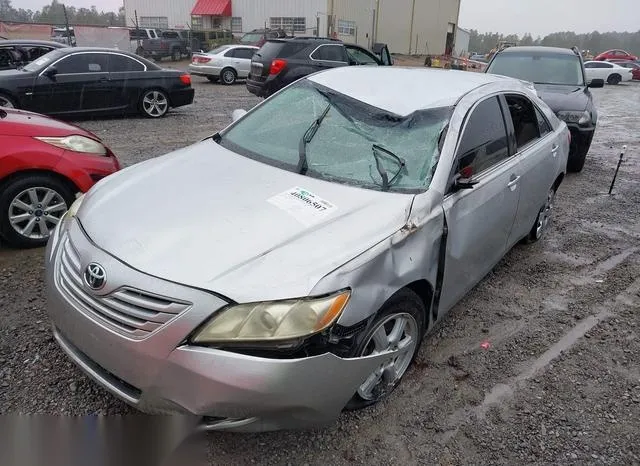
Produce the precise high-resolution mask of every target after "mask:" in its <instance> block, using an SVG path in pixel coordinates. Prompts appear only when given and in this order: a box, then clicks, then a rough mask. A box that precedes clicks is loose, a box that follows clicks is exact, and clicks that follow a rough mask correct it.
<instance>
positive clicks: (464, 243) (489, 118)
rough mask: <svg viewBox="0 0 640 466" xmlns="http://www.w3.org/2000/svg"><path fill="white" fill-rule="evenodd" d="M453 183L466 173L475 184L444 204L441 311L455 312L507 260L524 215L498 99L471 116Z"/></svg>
mask: <svg viewBox="0 0 640 466" xmlns="http://www.w3.org/2000/svg"><path fill="white" fill-rule="evenodd" d="M461 134H462V135H461V138H460V142H459V144H458V149H457V151H456V152H457V156H456V162H455V164H454V167H453V170H452V172H453V173H452V180H453V178H454V177H455V176H456V175H457V174H459V173H464V175H465V178H469V177H471V180H472V181H473V182H475V183H477V184H475V185H474V186H473V187H472V188H471V189H464V190H456V189H455V188H454V187H453V182H452V183H451V188H450V190H449V192H448V193H447V194H446V195H445V197H444V200H443V208H444V213H445V216H446V219H447V225H448V236H447V247H446V257H445V263H444V264H445V267H444V277H443V283H442V296H441V298H440V299H441V305H442V308H443V309H444V310H448V309H450V308H451V307H452V306H453V304H455V303H456V302H457V301H458V300H459V299H460V298H461V297H462V296H464V294H465V293H467V292H468V291H469V290H470V289H471V288H472V287H473V286H474V285H475V284H477V283H478V282H479V281H480V280H481V279H482V278H483V277H484V276H485V275H486V274H487V273H488V272H489V271H490V270H491V269H492V268H493V267H494V266H495V265H496V264H497V263H498V261H499V260H500V259H501V258H502V257H503V255H504V254H505V252H506V249H507V242H508V240H509V236H510V234H511V228H512V226H513V222H514V220H515V218H516V212H517V210H518V200H519V197H520V186H519V184H518V181H519V177H520V167H519V162H518V160H517V159H516V158H514V157H511V156H510V151H509V140H508V136H507V127H506V123H505V120H504V114H503V109H502V106H501V104H500V101H499V100H498V97H497V96H493V97H488V98H485V99H484V100H482V101H480V102H479V103H477V104H476V106H475V107H474V108H472V109H471V110H470V112H469V113H468V114H467V117H466V119H465V124H464V126H463V128H462V133H461Z"/></svg>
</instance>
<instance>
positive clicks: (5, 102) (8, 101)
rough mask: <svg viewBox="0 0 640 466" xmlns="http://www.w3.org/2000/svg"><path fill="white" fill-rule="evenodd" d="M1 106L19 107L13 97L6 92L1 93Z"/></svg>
mask: <svg viewBox="0 0 640 466" xmlns="http://www.w3.org/2000/svg"><path fill="white" fill-rule="evenodd" d="M0 107H4V108H17V105H16V103H15V102H14V101H13V99H12V98H11V97H9V96H7V95H4V94H0Z"/></svg>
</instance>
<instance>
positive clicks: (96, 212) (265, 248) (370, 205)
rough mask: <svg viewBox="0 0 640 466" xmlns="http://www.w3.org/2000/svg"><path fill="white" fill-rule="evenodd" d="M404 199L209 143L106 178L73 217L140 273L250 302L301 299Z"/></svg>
mask: <svg viewBox="0 0 640 466" xmlns="http://www.w3.org/2000/svg"><path fill="white" fill-rule="evenodd" d="M297 187H299V188H301V189H300V190H293V189H292V188H297ZM309 193H311V194H309ZM313 196H316V197H315V198H313ZM301 197H303V198H305V199H306V201H302V200H301V199H300V198H301ZM413 198H414V196H413V195H409V194H398V193H384V192H378V191H373V190H366V189H360V188H356V187H351V186H346V185H340V184H336V183H331V182H327V181H323V180H318V179H314V178H310V177H305V176H302V175H298V174H296V173H292V172H288V171H285V170H281V169H278V168H274V167H271V166H268V165H266V164H263V163H260V162H257V161H254V160H251V159H248V158H245V157H242V156H240V155H237V154H235V153H233V152H231V151H229V150H227V149H225V148H223V147H221V146H219V145H218V144H216V143H215V142H213V141H212V140H210V139H208V140H205V141H202V142H199V143H197V144H195V145H193V146H190V147H187V148H185V149H181V150H179V151H176V152H174V153H172V154H168V155H166V156H163V157H161V158H157V159H151V160H148V161H146V162H142V163H140V164H137V165H134V166H131V167H128V168H126V169H124V170H122V171H120V172H118V173H116V174H114V175H111V176H109V177H108V178H106V179H104V180H103V181H101V182H100V183H98V184H97V185H96V186H95V187H94V188H93V189H92V190H90V191H89V193H88V194H87V195H86V198H85V200H84V202H83V204H82V206H81V208H80V210H79V211H78V219H79V221H80V223H81V224H82V226H83V228H84V229H85V231H86V233H87V235H88V236H89V237H90V238H91V239H92V241H93V242H94V243H95V244H96V245H97V246H98V247H100V248H102V249H104V250H105V251H107V252H108V253H110V254H112V255H113V256H115V257H117V258H118V259H120V260H121V261H123V262H125V263H127V264H128V265H130V266H131V267H133V268H135V269H138V270H139V271H142V272H144V273H147V274H149V275H153V276H156V277H160V278H163V279H167V280H170V281H173V282H178V283H183V284H186V285H189V286H193V287H197V288H201V289H206V290H210V291H213V292H216V293H219V294H221V295H224V296H226V297H228V298H230V299H232V300H235V301H238V302H247V301H254V300H271V299H286V298H291V297H300V296H307V295H308V294H309V293H310V292H311V290H312V289H313V287H314V286H315V285H316V284H317V283H318V281H319V280H320V279H321V278H323V277H324V276H325V275H326V274H328V273H329V272H332V271H334V270H335V269H336V268H338V267H340V266H341V265H343V264H345V263H346V262H348V261H349V260H351V259H352V258H354V257H356V256H357V255H359V254H361V253H362V252H364V251H366V250H367V249H369V248H371V247H372V246H374V245H375V244H377V243H379V242H380V241H382V240H384V239H385V238H387V237H389V236H390V235H392V234H393V233H395V232H396V231H398V230H399V229H400V228H402V227H403V225H404V224H405V223H406V221H407V218H408V216H409V214H410V210H411V204H412V202H413Z"/></svg>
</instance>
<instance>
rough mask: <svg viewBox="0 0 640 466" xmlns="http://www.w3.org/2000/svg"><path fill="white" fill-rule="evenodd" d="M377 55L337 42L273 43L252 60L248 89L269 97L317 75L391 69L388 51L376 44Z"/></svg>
mask: <svg viewBox="0 0 640 466" xmlns="http://www.w3.org/2000/svg"><path fill="white" fill-rule="evenodd" d="M374 50H375V53H374V52H371V51H369V50H367V49H365V48H363V47H360V46H358V45H353V44H345V43H344V42H342V41H339V40H335V39H326V38H318V37H296V38H294V39H272V40H268V41H267V42H265V44H264V45H263V46H262V48H260V50H258V51H257V52H256V53H255V55H254V56H253V59H252V60H251V72H250V74H249V77H248V79H247V89H249V92H251V93H252V94H255V95H257V96H258V97H269V96H270V95H272V94H273V93H275V92H277V91H279V90H280V89H282V88H283V87H285V86H287V85H289V84H291V83H292V82H294V81H297V80H298V79H300V78H302V77H304V76H307V75H309V74H312V73H315V72H317V71H322V70H327V69H330V68H337V67H339V66H349V65H372V66H390V65H392V64H393V61H392V59H391V54H390V53H389V49H388V48H387V46H386V45H384V44H376V45H375V46H374Z"/></svg>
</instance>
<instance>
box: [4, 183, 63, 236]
mask: <svg viewBox="0 0 640 466" xmlns="http://www.w3.org/2000/svg"><path fill="white" fill-rule="evenodd" d="M74 194H75V193H74V192H72V190H70V189H69V187H68V186H67V185H66V184H65V183H63V182H62V181H60V180H59V179H58V178H55V177H53V176H51V175H46V174H35V175H34V174H29V175H24V176H20V177H17V178H14V179H12V180H11V181H10V182H9V183H8V184H7V185H5V186H4V189H3V190H2V193H1V194H0V233H1V235H2V237H3V238H4V239H5V240H6V241H7V243H8V244H9V245H10V246H12V247H14V248H34V247H42V246H44V245H46V244H47V241H48V239H49V236H50V234H51V231H52V230H53V228H54V227H55V225H56V224H57V223H58V222H59V220H60V218H61V217H62V215H63V214H64V213H65V212H66V211H67V210H68V209H69V207H70V206H71V204H72V203H73V201H74V200H75V195H74ZM47 209H51V210H47ZM11 218H13V221H12V220H11ZM18 218H20V220H17V219H18Z"/></svg>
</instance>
